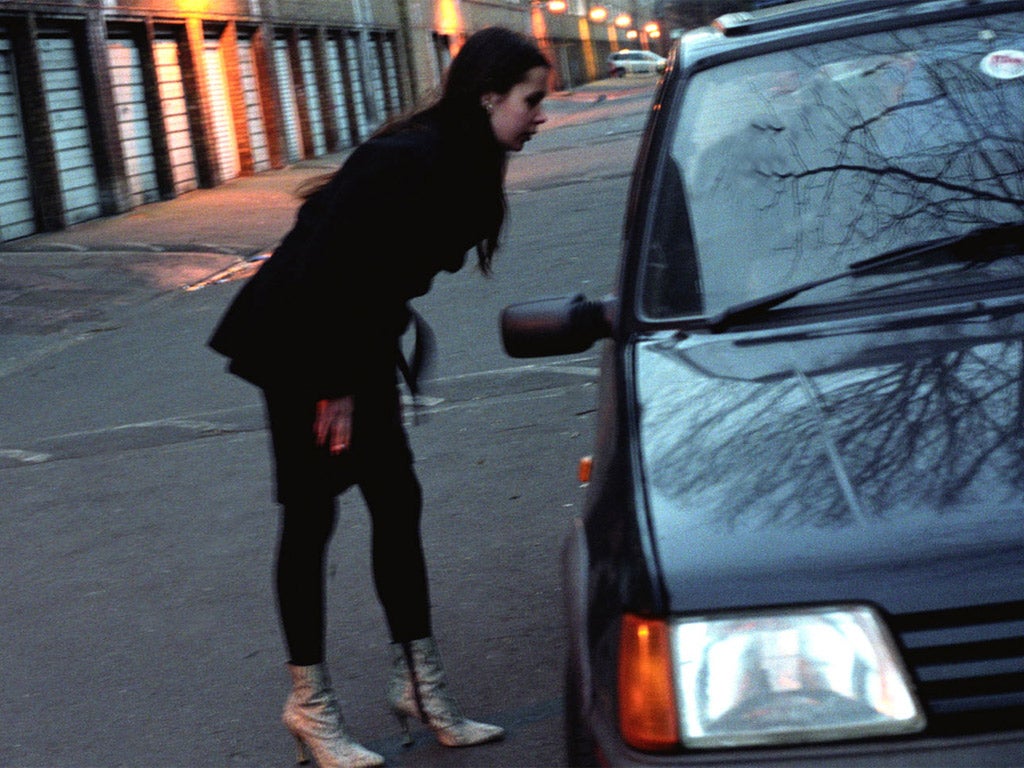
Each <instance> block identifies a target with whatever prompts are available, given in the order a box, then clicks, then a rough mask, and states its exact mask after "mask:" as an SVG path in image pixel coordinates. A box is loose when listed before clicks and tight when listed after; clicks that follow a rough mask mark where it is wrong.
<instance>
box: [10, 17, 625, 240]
mask: <svg viewBox="0 0 1024 768" xmlns="http://www.w3.org/2000/svg"><path fill="white" fill-rule="evenodd" d="M582 1H583V0H577V2H576V5H577V8H576V13H575V14H574V13H564V12H563V13H561V14H559V15H557V16H555V15H552V14H550V13H549V11H548V8H547V5H541V4H540V2H538V0H532V1H531V0H522V2H520V0H336V1H333V2H332V1H331V0H80V1H79V2H74V1H68V2H46V1H45V0H43V1H39V0H37V1H35V2H2V1H0V241H8V240H12V239H16V238H20V237H25V236H27V235H31V234H34V233H37V232H44V231H53V230H59V229H63V228H65V227H68V226H70V225H72V224H76V223H79V222H82V221H86V220H89V219H93V218H98V217H102V216H108V215H113V214H117V213H123V212H125V211H128V210H131V209H132V208H135V207H137V206H140V205H144V204H146V203H150V202H155V201H158V200H167V199H170V198H173V197H175V196H177V195H180V194H183V193H186V192H188V191H190V190H193V189H197V188H200V187H212V186H216V185H218V184H222V183H224V182H226V181H229V180H231V179H233V178H235V177H237V176H242V175H248V174H253V173H259V172H261V171H266V170H271V169H274V168H281V167H284V166H286V165H288V164H290V163H294V162H297V161H299V160H302V159H306V158H311V157H316V156H319V155H324V154H329V153H332V152H337V151H339V150H342V149H344V148H346V147H350V146H352V145H354V144H356V143H358V142H359V141H361V140H363V139H364V138H366V137H367V136H368V135H369V134H370V133H371V132H372V131H373V130H374V129H375V128H376V127H377V126H379V125H380V124H381V123H382V122H383V121H384V120H385V119H387V118H388V117H389V116H391V115H393V114H396V113H398V112H401V111H402V110H405V109H408V108H409V107H410V106H412V105H413V104H414V103H415V102H416V101H417V100H418V99H420V98H421V97H423V96H424V95H426V94H428V93H429V92H431V91H432V90H433V89H434V88H435V87H436V86H437V85H438V83H439V82H440V77H441V73H442V72H443V70H444V67H445V66H446V65H447V63H448V61H450V58H451V56H452V55H453V54H454V52H455V51H457V50H458V47H459V45H461V42H462V41H463V40H464V39H465V37H466V36H467V35H468V34H470V33H472V32H473V31H475V30H477V29H480V28H483V27H485V26H489V25H494V24H500V25H503V26H508V27H511V28H513V29H518V30H520V31H522V32H525V33H527V34H534V35H537V37H538V39H539V40H540V42H541V44H542V46H543V47H545V48H546V50H547V51H548V53H549V55H550V56H551V58H552V61H553V63H555V64H556V70H557V76H558V80H559V82H558V83H557V84H558V85H563V86H564V85H569V86H571V85H572V84H579V83H582V82H584V81H586V80H588V79H593V78H594V77H595V76H597V75H598V74H599V68H598V65H597V64H596V63H595V62H597V61H601V62H603V60H604V56H605V55H606V53H607V52H608V51H610V50H611V49H614V48H617V47H618V40H617V39H616V34H615V33H614V32H612V33H610V34H607V35H604V34H602V35H594V34H592V31H591V29H590V26H589V22H588V21H587V19H586V16H585V12H586V10H587V9H586V8H583V7H579V6H580V4H581V3H582ZM602 32H603V30H602Z"/></svg>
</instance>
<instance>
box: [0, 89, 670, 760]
mask: <svg viewBox="0 0 1024 768" xmlns="http://www.w3.org/2000/svg"><path fill="white" fill-rule="evenodd" d="M653 86H654V81H653V80H652V79H645V78H641V79H639V80H633V81H632V82H630V83H626V84H623V83H615V84H608V85H607V90H606V91H601V90H600V89H596V88H595V89H593V90H586V89H580V90H579V91H577V92H576V93H575V94H571V95H565V96H563V97H562V98H561V99H552V100H551V107H550V109H549V113H550V116H551V119H550V122H549V125H548V126H546V127H545V128H542V131H541V134H540V135H539V136H538V137H537V138H536V139H534V141H532V142H531V143H530V144H529V145H528V146H527V148H526V149H525V150H524V152H523V153H522V154H521V155H519V156H516V157H514V158H512V159H511V162H510V166H509V174H508V200H509V218H508V223H507V226H506V229H505V232H504V234H503V238H502V247H501V248H500V250H499V251H498V254H497V256H496V259H495V263H494V274H493V276H492V277H490V278H485V277H482V276H481V275H480V274H479V273H478V272H477V271H476V270H475V269H473V268H466V269H463V270H462V272H460V273H458V274H456V275H442V276H440V277H438V278H437V280H436V281H435V285H434V289H433V290H432V291H431V292H430V293H429V294H428V295H427V296H425V297H423V298H422V299H419V300H417V302H416V308H417V309H418V310H420V311H421V312H422V314H423V315H424V316H425V318H426V319H427V320H428V321H429V322H430V324H431V325H432V326H433V328H434V331H435V333H436V335H437V339H438V346H439V349H438V357H437V360H436V365H435V367H434V369H433V371H432V374H431V377H430V379H429V380H428V381H427V382H426V386H425V396H426V407H425V408H424V409H423V412H422V418H420V419H419V422H420V423H418V424H416V425H413V426H410V429H409V433H410V439H411V441H412V445H413V449H414V451H415V454H416V461H417V468H418V471H419V473H420V479H421V481H422V483H423V490H424V523H423V535H424V546H425V548H426V553H427V561H428V566H429V568H430V580H431V591H432V602H433V606H434V628H435V634H436V636H437V638H438V642H439V645H440V647H441V651H442V654H443V656H444V659H445V662H446V665H447V667H448V672H449V674H450V677H451V684H452V687H453V690H454V692H455V693H456V696H457V697H458V699H459V701H460V703H461V704H462V706H463V708H464V709H465V710H466V714H467V715H469V716H470V717H474V718H477V719H482V720H486V721H488V722H496V723H498V724H500V725H502V726H504V727H505V728H506V730H507V732H508V733H507V736H506V739H505V740H504V741H503V742H500V743H497V744H493V745H487V746H482V747H477V748H471V749H466V750H451V749H446V748H444V747H441V746H439V745H438V744H437V743H436V742H435V741H434V739H433V736H432V735H431V734H430V733H429V732H428V731H427V730H425V729H424V728H423V727H422V726H419V727H418V729H417V730H416V731H414V735H415V738H416V741H415V744H414V745H413V746H412V747H411V748H408V749H403V747H402V746H401V739H400V736H399V730H398V726H397V723H396V722H395V721H394V720H393V719H392V718H391V717H390V714H389V712H388V711H387V708H386V706H385V703H384V697H383V691H384V686H385V680H386V676H387V672H388V659H389V648H388V638H387V632H386V628H385V624H384V620H383V614H382V612H381V610H380V608H379V606H378V604H377V600H376V596H375V594H374V591H373V585H372V581H371V578H370V568H369V558H368V536H369V529H368V520H367V516H366V514H365V511H364V508H363V504H362V499H361V498H360V497H359V495H358V493H357V492H350V493H348V494H346V495H344V496H343V497H341V499H340V502H339V508H340V516H339V524H338V528H337V531H336V533H335V537H334V540H333V543H332V548H331V552H330V562H329V566H328V568H329V593H328V606H329V607H328V616H329V626H328V646H327V653H328V663H329V665H330V667H331V670H332V673H333V677H334V683H335V687H336V688H337V690H338V693H339V696H340V699H341V701H342V708H343V711H344V713H345V718H346V721H347V723H348V725H349V728H350V729H351V731H352V732H353V734H354V735H355V736H356V737H357V738H358V739H359V740H360V741H361V742H362V743H363V744H364V745H366V746H367V747H369V748H371V749H373V750H375V751H377V752H380V753H382V754H384V755H385V756H386V758H387V761H388V765H392V766H474V767H482V766H555V765H561V764H563V761H564V757H563V745H562V733H561V674H562V659H561V654H562V649H563V647H564V639H563V637H562V624H563V621H562V606H561V593H560V587H559V584H558V557H559V548H560V545H561V540H562V537H563V535H564V534H565V532H566V530H567V528H568V525H569V522H570V520H571V517H572V515H573V514H574V513H575V512H576V511H577V509H578V507H579V504H580V503H581V501H582V498H583V494H582V491H581V488H580V486H579V483H578V480H577V477H576V464H577V461H578V459H579V458H580V457H581V456H583V455H585V454H587V453H589V452H590V449H591V444H592V439H591V436H592V433H593V428H594V419H593V417H594V406H595V366H596V361H597V350H596V348H595V349H594V350H591V351H590V352H588V353H585V354H583V355H579V356H575V357H572V358H569V359H551V360H540V361H517V360H512V359H510V358H508V357H507V356H505V354H504V352H503V350H502V349H501V345H500V339H499V335H498V329H497V317H498V313H499V312H500V309H501V308H502V307H503V306H505V305H506V304H509V303H512V302H515V301H521V300H527V299H530V298H536V297H539V296H547V295H554V294H561V293H573V292H577V291H584V292H586V293H588V294H590V295H594V296H596V295H600V294H602V293H605V292H607V291H608V290H610V289H611V287H612V281H613V279H614V275H615V270H616V259H617V257H618V249H619V238H620V229H621V224H622V218H623V212H624V205H625V201H626V193H627V187H628V183H629V174H630V171H631V169H632V163H633V159H634V155H635V152H636V149H637V146H638V143H639V139H640V133H641V129H642V126H643V123H644V120H645V119H646V114H647V107H648V105H649V103H650V99H651V95H652V93H653ZM325 170H329V166H328V165H327V164H326V163H325V164H324V165H323V167H318V165H317V163H315V162H312V163H307V164H306V165H305V166H304V167H303V168H298V169H289V170H287V171H284V172H281V175H282V176H283V177H284V178H286V179H287V182H288V184H289V185H292V184H293V183H294V181H295V180H301V178H306V177H309V176H310V175H312V174H315V173H320V172H324V171H325ZM272 175H273V174H271V176H272ZM268 178H269V177H268ZM266 183H267V182H266V181H264V180H260V179H256V180H253V181H244V182H240V183H239V184H238V185H236V186H235V187H232V188H230V189H227V190H224V191H223V192H222V194H221V196H220V197H219V198H218V199H227V198H229V197H230V194H231V193H232V190H244V189H251V188H256V187H257V186H258V185H260V184H266ZM246 185H249V186H246ZM289 188H290V187H289ZM206 192H207V191H205V190H200V191H199V192H197V193H193V195H194V196H195V197H194V199H193V201H191V202H188V201H181V202H182V206H181V207H180V210H192V211H197V210H198V209H197V207H196V206H197V201H198V202H201V201H202V200H204V199H206V198H205V195H206ZM210 192H211V193H213V192H216V191H215V190H211V191H210ZM189 197H192V196H191V195H190V196H189ZM210 199H211V200H212V199H213V195H212V194H211V195H210ZM273 200H275V201H277V203H276V204H275V206H274V207H273V208H267V209H265V210H262V211H259V212H254V211H252V210H247V211H243V210H242V207H239V206H237V205H236V208H237V210H238V217H239V218H238V219H235V220H232V219H231V218H230V216H231V213H230V210H229V209H227V208H224V209H218V210H216V211H212V212H211V213H210V214H209V217H210V218H209V219H207V218H205V216H206V214H199V213H196V214H194V215H196V216H197V217H198V216H200V215H203V216H204V218H203V220H202V221H200V220H199V219H198V218H197V219H196V220H195V221H194V226H193V227H192V229H193V230H195V235H194V238H195V239H193V240H188V241H186V240H184V239H182V237H181V236H180V235H178V234H171V235H165V234H163V233H161V232H160V231H159V230H158V229H157V228H156V225H155V224H153V225H152V226H151V227H150V229H149V233H150V237H149V239H148V240H146V241H144V242H142V241H138V238H140V237H142V235H138V234H136V233H135V230H130V228H131V227H133V226H138V227H139V230H138V231H140V232H146V226H147V219H146V217H147V215H149V214H147V212H146V211H140V212H138V213H137V214H134V215H133V214H128V215H126V216H124V217H121V219H120V220H116V221H111V222H106V223H102V224H96V225H91V224H90V223H86V224H84V225H79V227H78V228H76V231H69V232H67V233H53V234H52V235H51V236H47V237H42V238H29V239H28V241H26V242H24V243H18V242H16V243H12V244H9V245H10V247H8V248H5V249H3V250H0V268H2V269H3V272H0V299H2V298H3V291H4V290H7V291H16V290H20V291H21V293H19V294H18V302H21V303H22V305H24V306H23V307H22V309H18V307H19V306H20V305H18V303H17V302H15V301H13V300H12V301H10V302H8V304H6V305H0V310H4V309H5V308H6V310H5V311H0V329H2V330H0V484H2V488H3V491H2V494H0V563H2V566H0V568H2V574H3V579H2V582H3V599H2V600H0V626H2V627H3V631H2V633H0V660H2V661H0V664H2V670H3V672H2V683H3V688H2V692H0V765H3V766H11V767H21V766H26V767H27V766H62V767H63V766H69V767H70V766H74V767H76V768H80V767H83V766H104V768H110V767H111V766H157V767H158V766H284V765H290V764H292V763H293V762H294V751H293V743H292V741H291V739H290V737H289V735H288V734H287V732H286V731H285V730H284V728H283V727H282V726H281V724H280V721H279V717H280V710H281V706H282V704H283V702H284V699H285V696H286V695H287V690H288V689H287V685H288V678H287V674H286V671H285V669H284V663H283V662H284V660H285V658H284V654H283V647H282V642H281V637H280V634H279V631H278V625H277V619H276V614H275V609H274V603H273V593H272V559H273V549H274V543H275V538H276V531H277V516H276V507H275V505H274V503H273V500H272V497H271V485H270V478H271V465H270V460H269V459H270V457H269V451H268V441H267V434H266V432H265V429H264V418H263V411H262V405H261V402H260V400H259V393H258V391H257V390H255V389H254V388H253V387H251V386H249V385H247V384H245V383H244V382H242V381H240V380H237V379H235V378H234V377H231V376H227V375H225V373H224V370H223V368H224V366H223V360H222V359H220V358H218V357H217V356H216V355H214V354H213V353H211V352H210V351H209V350H207V349H206V348H205V341H206V339H207V337H208V335H209V333H210V331H211V329H212V328H213V326H214V325H215V323H216V322H217V320H218V318H219V317H220V315H221V313H222V312H223V311H224V308H225V307H226V306H227V304H228V302H229V301H230V299H231V297H232V296H233V295H234V293H235V291H237V289H238V287H239V286H240V284H241V283H240V282H239V281H238V280H228V281H226V282H223V283H214V284H211V285H207V286H206V287H201V288H197V289H196V290H183V288H185V287H186V286H190V285H193V286H196V285H199V284H201V283H202V279H201V278H202V277H203V276H206V275H210V274H213V273H215V272H216V271H217V270H220V269H222V268H224V267H227V266H232V265H238V263H239V258H240V257H244V256H246V255H250V254H251V253H252V252H255V251H258V250H261V249H262V250H269V249H271V248H272V247H273V245H274V244H275V243H276V241H277V239H279V238H280V237H281V236H282V235H283V234H284V231H285V229H286V228H287V226H288V224H289V223H290V221H291V216H292V211H293V209H294V205H295V200H294V199H293V198H291V197H289V196H288V195H287V194H284V193H282V194H280V195H279V196H278V197H274V198H273ZM178 202H179V201H172V202H171V203H167V204H161V205H167V206H173V205H175V204H177V203H178ZM242 205H244V203H243V204H242ZM188 206H191V208H189V207H188ZM257 214H259V215H257ZM190 215H191V214H190ZM225 218H228V220H227V221H226V222H225V221H224V219H225ZM186 226H187V222H186ZM218 226H219V227H220V230H219V231H215V230H214V229H213V228H214V227H218ZM207 227H208V228H210V231H209V232H207V231H205V230H204V228H207ZM382 236H386V233H382ZM215 237H216V238H217V239H216V240H214V239H212V238H215ZM112 238H122V239H123V238H134V239H135V240H136V241H138V247H136V245H135V244H133V245H132V246H131V247H128V246H126V245H123V244H122V247H123V248H124V250H125V252H126V253H128V252H131V253H136V252H138V255H139V258H138V260H137V261H134V262H132V261H130V259H129V258H127V257H121V256H119V255H118V254H117V253H114V252H112V251H111V249H110V248H109V246H110V244H111V243H112ZM72 242H74V243H75V244H76V245H75V249H74V250H72V249H71V248H70V246H69V247H68V248H64V247H63V245H64V244H70V243H72ZM199 242H205V243H211V242H212V243H216V244H217V246H218V247H217V248H206V249H204V248H201V247H199V246H198V245H197V243H199ZM176 243H179V244H181V243H183V244H187V247H185V245H182V246H181V248H180V249H179V250H180V254H179V255H180V258H178V259H177V260H176V259H175V257H176V254H178V251H177V250H175V249H174V248H172V247H171V246H173V245H174V244H176ZM33 248H39V249H40V252H41V253H37V252H36V251H34V250H33ZM122 256H123V255H122ZM88 259H94V261H93V262H92V264H93V267H92V269H93V271H94V272H96V270H98V269H99V268H98V267H96V266H95V265H102V270H100V272H101V274H100V279H101V282H100V283H99V284H97V283H96V282H95V280H96V276H95V274H94V275H93V277H92V278H90V279H92V280H93V281H94V282H92V283H91V284H90V285H88V286H86V285H79V284H74V283H73V281H74V275H75V274H78V273H77V272H76V271H75V270H76V269H79V267H78V266H76V264H80V263H82V262H83V261H84V260H88ZM76 260H77V262H76ZM470 262H472V257H471V258H470ZM40 263H45V269H43V268H42V267H39V266H38V265H39V264H40ZM79 271H81V270H79ZM40 275H43V276H44V277H45V280H44V279H43V278H41V277H40ZM32 281H35V282H32ZM25 285H31V286H37V285H38V286H41V287H37V288H36V287H34V288H33V290H32V291H29V290H26V289H24V286H25ZM17 286H21V287H20V288H18V287H17ZM97 286H98V287H97ZM47 291H49V292H48V293H47ZM62 292H63V293H62ZM12 295H13V294H12ZM33 301H34V302H35V303H33V304H32V306H31V312H29V311H28V309H27V308H26V307H27V306H28V303H29V302H33ZM62 301H64V302H65V303H63V304H62V303H61V302H62ZM47 302H49V303H47ZM67 302H72V304H68V303H67ZM69 307H72V309H69Z"/></svg>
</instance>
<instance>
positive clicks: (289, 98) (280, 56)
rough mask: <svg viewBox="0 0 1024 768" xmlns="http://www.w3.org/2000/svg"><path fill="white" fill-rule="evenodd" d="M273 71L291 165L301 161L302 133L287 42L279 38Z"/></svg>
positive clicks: (276, 42)
mask: <svg viewBox="0 0 1024 768" xmlns="http://www.w3.org/2000/svg"><path fill="white" fill-rule="evenodd" d="M274 69H275V70H277V92H278V97H279V98H280V100H281V112H282V116H283V118H284V143H285V148H286V150H287V153H288V161H289V162H291V163H294V162H296V161H297V160H301V159H302V156H303V155H302V133H301V131H300V129H299V110H298V107H297V106H296V103H295V86H294V84H293V83H292V65H291V57H290V56H289V55H288V41H287V40H286V39H285V38H282V37H279V38H277V39H275V40H274Z"/></svg>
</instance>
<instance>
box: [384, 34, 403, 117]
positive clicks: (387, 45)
mask: <svg viewBox="0 0 1024 768" xmlns="http://www.w3.org/2000/svg"><path fill="white" fill-rule="evenodd" d="M381 43H382V45H383V46H384V79H385V81H386V86H385V87H386V88H387V96H388V111H389V113H390V114H394V113H397V112H400V111H401V110H402V94H401V91H400V90H399V87H398V64H397V62H396V61H395V39H394V38H393V37H385V38H384V39H383V40H382V41H381ZM390 114H389V117H390Z"/></svg>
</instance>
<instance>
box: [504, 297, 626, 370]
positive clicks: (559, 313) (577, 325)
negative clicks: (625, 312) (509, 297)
mask: <svg viewBox="0 0 1024 768" xmlns="http://www.w3.org/2000/svg"><path fill="white" fill-rule="evenodd" d="M616 307H617V302H616V300H615V299H614V298H612V297H609V298H606V299H600V300H589V299H587V298H586V297H585V296H584V295H583V294H576V295H575V296H558V297H555V298H547V299H536V300H534V301H527V302H522V303H519V304H511V305H509V306H507V307H505V309H503V310H502V312H501V340H502V343H503V344H504V346H505V352H506V353H507V354H508V355H509V356H510V357H545V356H549V355H571V354H574V353H576V352H583V351H585V350H587V349H590V347H591V346H593V344H594V342H595V341H597V340H598V339H606V338H608V337H610V336H611V335H612V332H613V329H614V316H615V310H616Z"/></svg>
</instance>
